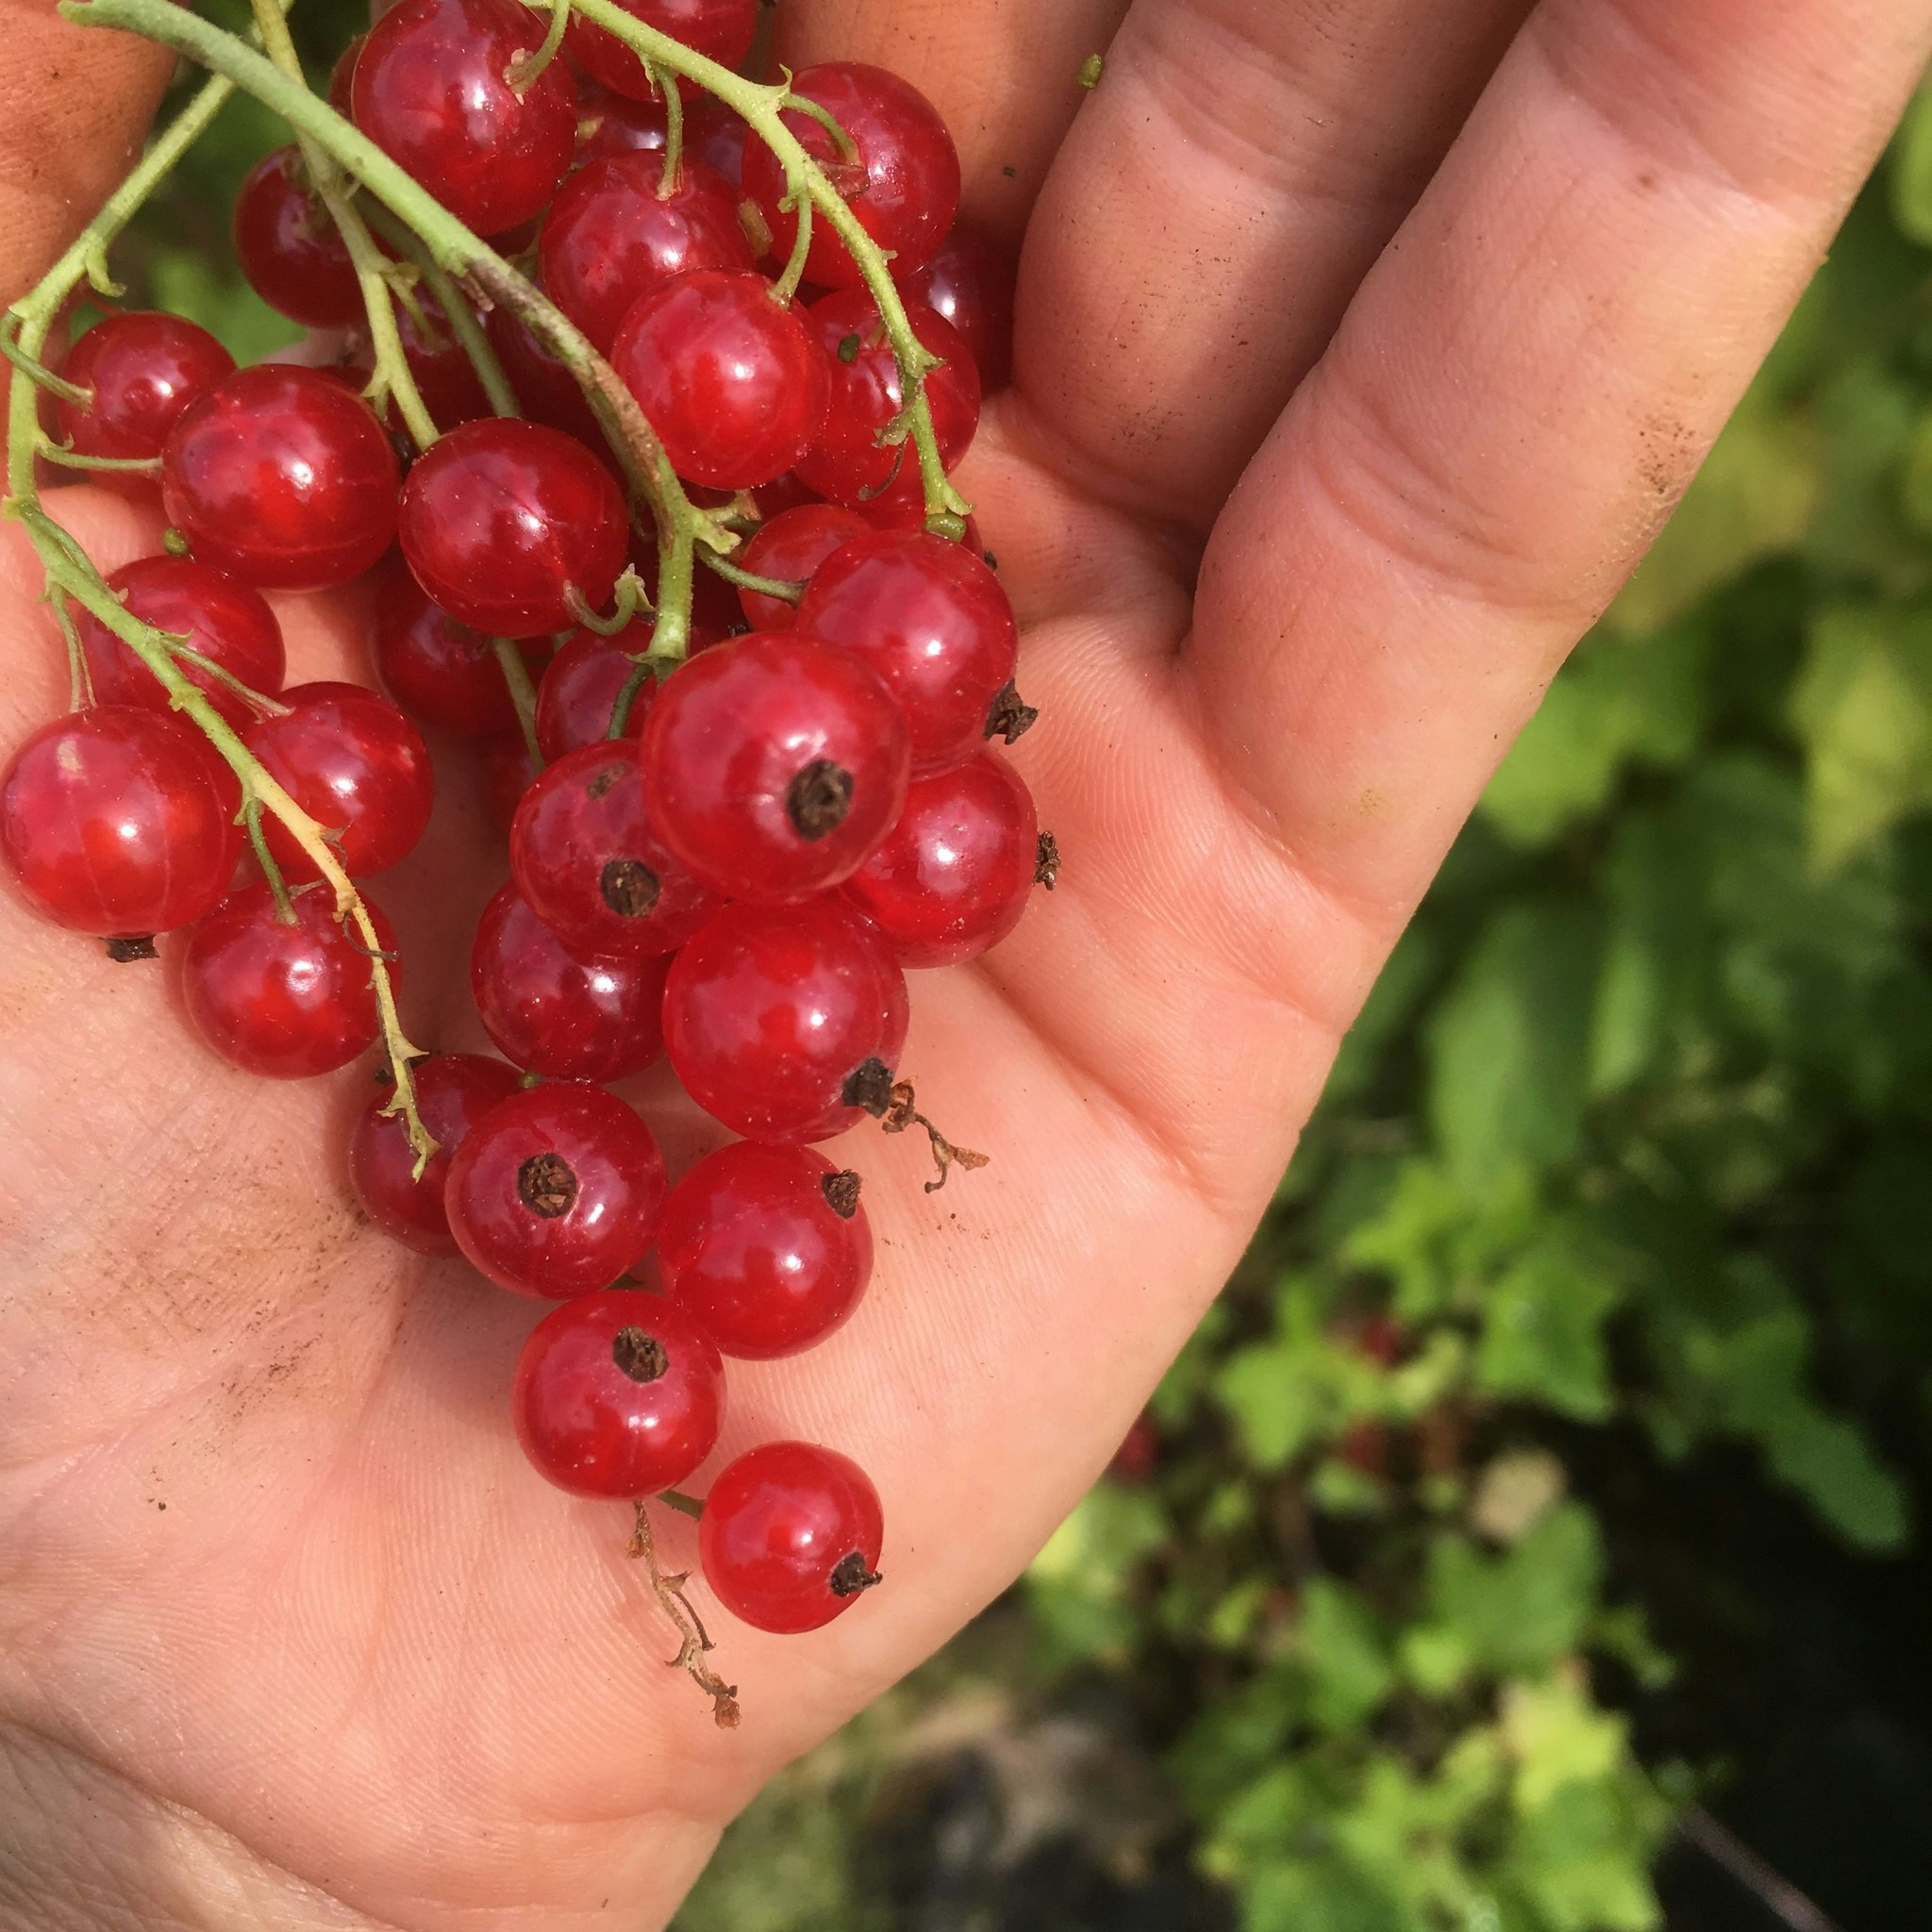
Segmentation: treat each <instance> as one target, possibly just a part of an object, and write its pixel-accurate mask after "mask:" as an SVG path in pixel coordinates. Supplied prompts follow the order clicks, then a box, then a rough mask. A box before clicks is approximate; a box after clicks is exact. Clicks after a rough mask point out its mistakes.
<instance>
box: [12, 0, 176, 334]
mask: <svg viewBox="0 0 1932 1932" xmlns="http://www.w3.org/2000/svg"><path fill="white" fill-rule="evenodd" d="M172 64H173V62H172V57H171V56H170V55H169V54H168V53H167V52H166V51H165V49H163V48H160V47H155V46H151V45H149V44H148V43H147V42H145V41H141V40H137V39H136V38H135V37H134V36H133V35H131V34H123V33H108V32H105V31H103V30H102V29H101V28H99V27H84V26H75V25H73V24H72V23H71V22H69V21H65V20H62V19H61V18H60V16H59V15H58V13H56V12H55V11H54V0H0V302H11V301H13V300H14V299H15V298H16V297H18V296H20V295H22V294H24V293H25V291H27V290H28V289H30V288H32V287H33V285H34V283H35V282H36V281H37V280H38V279H39V278H40V276H41V275H42V273H43V272H44V271H45V269H46V268H47V266H48V265H49V263H51V262H52V261H53V259H54V258H55V257H56V256H57V255H58V254H59V252H60V251H61V249H63V248H64V247H66V245H67V244H68V242H71V241H72V240H73V239H74V237H75V235H77V234H78V233H79V232H80V230H81V228H82V227H83V226H84V225H85V224H86V223H87V221H88V219H89V217H90V216H91V215H92V213H93V212H94V210H95V209H96V208H98V207H99V206H100V205H101V203H102V202H103V201H104V200H106V199H107V197H108V193H109V192H111V190H112V189H113V187H114V185H115V183H116V182H118V181H119V180H120V179H121V177H122V176H123V175H125V174H126V172H127V170H128V169H129V168H130V167H131V166H132V165H133V164H134V160H135V158H136V157H137V156H138V155H139V154H140V152H141V143H142V137H143V135H145V133H146V132H147V126H148V123H149V122H150V121H152V120H153V118H154V112H155V108H156V106H157V104H158V102H159V100H160V98H161V90H162V88H163V87H164V86H166V84H167V79H168V71H169V68H170V66H171V65H172Z"/></svg>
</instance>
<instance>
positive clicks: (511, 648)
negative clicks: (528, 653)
mask: <svg viewBox="0 0 1932 1932" xmlns="http://www.w3.org/2000/svg"><path fill="white" fill-rule="evenodd" d="M490 643H491V649H493V650H494V651H495V653H496V661H497V663H498V664H499V665H501V666H502V668H503V681H504V683H505V684H506V685H508V687H509V701H510V703H511V704H512V705H514V706H515V707H516V711H517V724H518V725H519V726H520V727H521V729H522V731H523V734H524V749H525V751H527V752H528V753H529V754H530V763H531V764H532V765H533V766H534V767H535V768H536V769H537V770H538V771H540V772H541V770H542V769H543V754H542V753H541V751H539V750H538V749H537V691H536V687H535V686H534V685H532V684H531V682H530V667H529V666H528V665H527V664H525V662H524V654H523V652H522V650H521V649H519V648H518V646H517V645H516V644H515V643H513V642H512V641H510V640H509V639H508V638H491V641H490Z"/></svg>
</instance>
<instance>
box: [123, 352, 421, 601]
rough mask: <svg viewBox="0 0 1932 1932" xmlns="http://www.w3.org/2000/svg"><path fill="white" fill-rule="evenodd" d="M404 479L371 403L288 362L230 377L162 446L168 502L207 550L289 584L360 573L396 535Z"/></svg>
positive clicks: (209, 558) (262, 579)
mask: <svg viewBox="0 0 1932 1932" xmlns="http://www.w3.org/2000/svg"><path fill="white" fill-rule="evenodd" d="M398 480H399V479H398V473H397V467H396V453H395V451H394V449H393V448H391V444H390V440H389V438H388V437H387V436H386V435H385V434H384V433H383V427H382V425H381V424H380V423H378V422H377V421H376V420H375V411H374V410H373V409H371V408H370V407H369V405H368V404H367V403H365V402H364V401H363V400H362V399H361V397H359V396H358V395H357V394H356V393H355V392H354V391H352V390H350V389H349V388H348V387H347V386H346V385H345V384H343V383H342V382H341V380H340V379H339V378H338V377H336V376H333V375H326V374H325V373H324V372H323V371H322V370H319V369H301V368H296V367H294V366H292V365H291V364H289V363H283V362H264V363H261V364H259V365H258V366H257V367H256V368H253V369H240V370H237V371H236V372H235V374H234V375H230V376H226V377H225V378H224V379H223V380H222V381H220V382H218V383H217V384H216V385H215V386H214V387H213V388H212V389H210V390H208V391H207V392H206V393H205V394H204V395H203V396H202V397H201V399H200V400H199V401H198V402H195V403H192V404H191V405H190V406H189V408H187V409H185V410H184V411H183V412H182V414H181V416H180V418H179V420H178V421H177V422H176V423H175V427H174V429H173V431H172V432H171V434H170V435H169V437H168V441H167V446H166V447H165V448H164V449H163V450H162V452H161V503H162V506H163V507H164V508H166V510H167V512H168V519H169V521H170V522H171V523H173V524H174V525H175V527H176V528H178V529H179V530H180V531H181V533H182V535H183V536H185V537H186V538H187V539H188V541H189V544H190V545H191V547H192V550H193V552H194V554H195V556H196V557H198V558H200V559H201V560H202V561H203V562H204V563H211V564H213V565H214V566H215V567H216V568H217V569H219V570H225V571H230V572H232V573H233V574H234V575H236V576H238V577H241V578H242V580H243V581H244V582H246V583H251V584H258V585H263V586H267V587H270V588H273V589H278V590H287V591H301V590H320V589H322V588H324V587H325V586H326V585H329V584H341V583H346V582H348V580H349V579H350V578H351V577H355V576H360V575H361V574H362V573H363V572H364V571H365V570H367V569H368V568H369V566H370V565H371V564H373V563H374V562H375V560H376V559H377V558H379V557H380V556H381V555H382V553H383V552H384V551H385V550H387V549H388V548H389V545H390V540H391V538H392V537H393V536H394V535H395V529H396V490H397V484H398Z"/></svg>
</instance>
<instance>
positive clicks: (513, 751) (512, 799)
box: [483, 731, 537, 838]
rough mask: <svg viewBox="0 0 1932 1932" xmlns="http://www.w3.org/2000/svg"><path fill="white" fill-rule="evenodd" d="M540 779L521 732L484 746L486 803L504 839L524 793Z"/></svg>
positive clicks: (494, 823) (487, 809) (507, 834)
mask: <svg viewBox="0 0 1932 1932" xmlns="http://www.w3.org/2000/svg"><path fill="white" fill-rule="evenodd" d="M536 782H537V761H536V759H535V758H532V757H531V756H530V747H529V745H528V744H527V743H526V742H525V739H524V734H523V733H522V732H521V731H512V732H509V733H508V735H507V736H505V737H502V738H492V739H491V741H490V742H489V743H488V744H486V745H485V746H484V747H483V806H484V809H485V810H486V811H488V812H489V814H490V823H491V824H492V825H494V826H495V827H496V829H497V830H498V831H499V832H501V833H502V834H503V835H504V837H505V838H508V836H509V828H510V825H511V824H512V823H513V822H514V821H515V819H516V815H517V807H518V806H520V805H521V804H522V803H523V802H524V793H525V792H526V791H528V790H529V789H530V787H531V786H532V785H534V784H535V783H536Z"/></svg>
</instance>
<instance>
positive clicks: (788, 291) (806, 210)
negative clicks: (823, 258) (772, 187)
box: [772, 194, 811, 302]
mask: <svg viewBox="0 0 1932 1932" xmlns="http://www.w3.org/2000/svg"><path fill="white" fill-rule="evenodd" d="M788 205H790V206H791V207H792V208H794V209H795V210H796V213H797V216H798V229H797V232H796V233H795V234H794V235H793V236H792V238H791V254H790V255H789V256H787V257H786V258H785V273H784V274H783V275H780V276H779V277H778V279H777V280H776V281H775V282H774V283H773V284H772V293H773V294H774V296H775V297H776V298H777V299H778V300H779V301H780V302H790V301H791V298H792V296H794V295H795V294H797V292H798V285H799V283H800V282H802V281H804V279H805V258H806V257H807V256H808V255H809V254H810V253H811V203H810V202H808V200H806V198H805V197H804V195H802V194H801V195H796V196H793V195H789V194H788V195H787V196H786V197H785V199H784V201H782V202H781V203H780V204H779V206H780V207H781V208H783V207H786V206H788Z"/></svg>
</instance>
